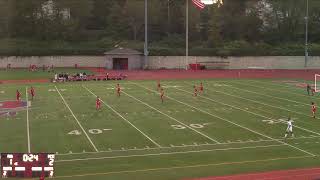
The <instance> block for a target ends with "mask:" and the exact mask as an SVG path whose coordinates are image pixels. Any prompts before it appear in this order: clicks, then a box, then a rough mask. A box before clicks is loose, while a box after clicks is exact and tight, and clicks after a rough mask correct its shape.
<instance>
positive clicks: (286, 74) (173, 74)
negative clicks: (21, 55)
mask: <svg viewBox="0 0 320 180" xmlns="http://www.w3.org/2000/svg"><path fill="white" fill-rule="evenodd" d="M83 69H88V70H91V71H92V72H94V73H95V74H106V73H109V75H110V76H113V75H119V74H123V75H127V76H128V78H127V79H128V80H157V79H210V78H228V79H240V78H250V79H251V78H260V79H261V78H270V79H272V78H274V79H276V78H284V79H305V80H313V79H314V75H315V74H320V70H279V69H273V70H255V69H243V70H197V71H194V70H146V71H143V70H136V71H115V70H105V69H103V68H89V67H88V68H83ZM46 82H50V80H49V79H38V80H32V79H30V80H2V81H0V84H1V83H46Z"/></svg>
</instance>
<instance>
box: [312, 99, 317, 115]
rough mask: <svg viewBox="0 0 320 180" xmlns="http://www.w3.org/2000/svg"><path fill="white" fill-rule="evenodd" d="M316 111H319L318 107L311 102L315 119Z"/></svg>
mask: <svg viewBox="0 0 320 180" xmlns="http://www.w3.org/2000/svg"><path fill="white" fill-rule="evenodd" d="M316 111H317V106H316V105H315V104H314V102H311V112H312V117H313V118H316Z"/></svg>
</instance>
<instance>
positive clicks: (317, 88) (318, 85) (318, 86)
mask: <svg viewBox="0 0 320 180" xmlns="http://www.w3.org/2000/svg"><path fill="white" fill-rule="evenodd" d="M318 81H319V82H318ZM314 91H315V92H320V74H315V75H314Z"/></svg>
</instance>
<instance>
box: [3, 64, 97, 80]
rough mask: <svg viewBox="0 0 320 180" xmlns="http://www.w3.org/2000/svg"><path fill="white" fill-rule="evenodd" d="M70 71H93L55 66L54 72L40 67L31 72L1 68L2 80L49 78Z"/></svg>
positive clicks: (71, 72)
mask: <svg viewBox="0 0 320 180" xmlns="http://www.w3.org/2000/svg"><path fill="white" fill-rule="evenodd" d="M63 72H68V73H69V74H74V73H77V72H86V73H87V74H92V72H91V71H89V70H86V69H75V68H55V69H54V72H47V71H42V68H41V67H40V68H38V71H35V72H31V71H29V70H28V69H11V70H5V69H0V80H29V79H49V78H53V77H54V74H55V73H63Z"/></svg>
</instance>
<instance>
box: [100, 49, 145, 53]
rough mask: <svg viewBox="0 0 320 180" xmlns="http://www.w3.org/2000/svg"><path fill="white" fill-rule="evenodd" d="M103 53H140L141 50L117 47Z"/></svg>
mask: <svg viewBox="0 0 320 180" xmlns="http://www.w3.org/2000/svg"><path fill="white" fill-rule="evenodd" d="M104 54H105V55H142V53H141V52H139V51H137V50H134V49H129V48H117V49H113V50H111V51H107V52H105V53H104Z"/></svg>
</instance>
